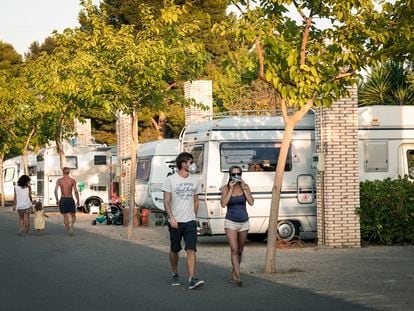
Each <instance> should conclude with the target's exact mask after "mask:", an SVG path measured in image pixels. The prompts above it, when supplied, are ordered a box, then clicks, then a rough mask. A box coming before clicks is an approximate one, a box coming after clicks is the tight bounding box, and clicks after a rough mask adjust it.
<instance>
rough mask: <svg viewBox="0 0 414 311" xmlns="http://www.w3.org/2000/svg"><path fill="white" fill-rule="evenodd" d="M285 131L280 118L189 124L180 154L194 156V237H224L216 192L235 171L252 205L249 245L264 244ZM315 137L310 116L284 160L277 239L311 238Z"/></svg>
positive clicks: (297, 131)
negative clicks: (196, 196) (196, 224)
mask: <svg viewBox="0 0 414 311" xmlns="http://www.w3.org/2000/svg"><path fill="white" fill-rule="evenodd" d="M284 128H285V125H284V122H283V118H282V117H281V116H235V117H225V118H221V119H217V120H210V121H206V122H201V123H196V124H190V125H189V126H188V127H187V128H185V129H184V130H183V132H182V135H181V140H182V149H183V150H184V151H187V152H190V153H192V154H193V156H194V161H195V163H196V164H197V167H198V172H197V173H198V174H199V175H200V179H201V187H202V193H201V194H200V196H199V198H200V208H199V212H198V220H199V234H206V235H210V234H224V217H225V214H226V209H225V208H222V207H221V204H220V194H221V189H222V187H223V185H225V184H226V183H227V182H228V170H229V168H230V167H231V166H233V165H238V166H240V167H241V168H242V178H243V179H244V180H245V181H246V182H247V183H248V184H249V186H250V188H251V190H252V194H253V197H254V199H255V202H254V205H253V206H247V211H248V214H249V218H250V231H249V239H251V240H263V239H265V238H266V233H267V229H268V222H269V213H270V205H271V197H272V187H273V181H274V176H275V169H276V165H277V159H278V156H279V152H280V146H281V142H282V138H283V133H284ZM314 134H315V125H314V115H313V113H312V112H311V113H309V114H308V115H306V116H304V118H303V119H302V120H301V121H300V122H299V123H298V125H297V126H296V128H295V130H294V133H293V137H292V143H291V147H290V150H289V153H288V157H287V163H286V166H285V175H284V179H283V184H282V190H281V200H280V210H279V211H280V212H279V224H278V233H279V236H280V237H281V238H282V239H287V240H290V239H292V238H293V237H295V236H298V235H299V234H300V232H303V233H306V234H307V235H308V236H312V237H314V236H316V223H317V221H316V196H315V172H314V169H312V153H313V150H315V136H314Z"/></svg>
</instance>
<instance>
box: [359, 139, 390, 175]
mask: <svg viewBox="0 0 414 311" xmlns="http://www.w3.org/2000/svg"><path fill="white" fill-rule="evenodd" d="M364 164H365V172H388V143H387V142H386V141H366V142H365V143H364Z"/></svg>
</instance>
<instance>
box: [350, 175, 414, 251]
mask: <svg viewBox="0 0 414 311" xmlns="http://www.w3.org/2000/svg"><path fill="white" fill-rule="evenodd" d="M360 186H361V187H360V190H361V193H360V195H361V202H360V204H361V205H360V208H359V209H358V211H357V212H358V214H359V215H360V222H361V237H362V240H363V241H365V242H368V243H380V244H395V243H400V244H404V243H413V242H414V183H413V182H410V181H409V180H408V178H407V177H404V178H399V179H395V180H391V179H390V178H387V179H385V180H382V181H379V180H376V181H365V182H361V184H360Z"/></svg>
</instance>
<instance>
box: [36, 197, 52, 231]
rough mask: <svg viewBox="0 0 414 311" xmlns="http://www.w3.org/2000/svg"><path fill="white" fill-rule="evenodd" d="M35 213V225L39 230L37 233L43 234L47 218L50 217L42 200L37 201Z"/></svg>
mask: <svg viewBox="0 0 414 311" xmlns="http://www.w3.org/2000/svg"><path fill="white" fill-rule="evenodd" d="M34 214H35V219H34V227H35V229H36V231H37V234H40V235H43V233H44V232H45V222H46V218H49V216H48V215H47V214H46V213H45V211H44V209H43V206H42V203H41V202H36V204H35V212H34Z"/></svg>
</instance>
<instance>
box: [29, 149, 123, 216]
mask: <svg viewBox="0 0 414 311" xmlns="http://www.w3.org/2000/svg"><path fill="white" fill-rule="evenodd" d="M65 156H66V166H67V167H69V168H70V169H71V172H70V176H71V177H72V178H74V179H75V180H76V183H77V186H78V190H79V194H80V204H81V206H83V209H84V211H85V212H91V211H94V212H97V211H99V208H100V206H101V204H103V203H109V202H110V201H111V197H112V193H113V191H114V189H113V188H114V187H115V186H114V176H115V171H116V164H117V159H116V148H113V147H106V146H84V147H67V148H66V149H65ZM62 176H63V175H62V171H61V168H60V158H59V155H58V153H57V152H56V149H55V148H54V147H50V148H46V149H43V150H41V151H40V152H39V153H38V155H37V190H38V193H37V197H38V200H40V201H41V202H42V203H43V205H44V206H56V198H55V195H54V190H55V186H56V181H57V180H58V179H59V178H61V177H62Z"/></svg>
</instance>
